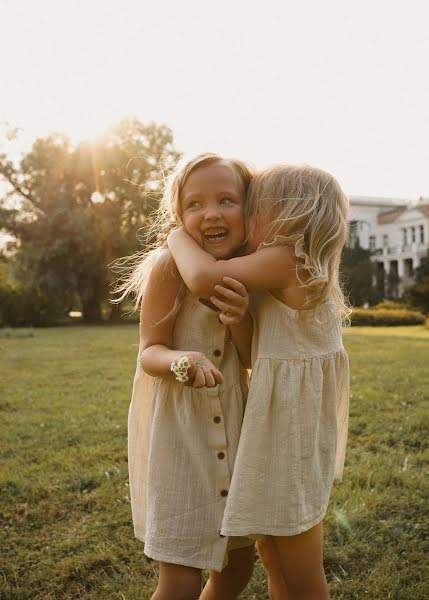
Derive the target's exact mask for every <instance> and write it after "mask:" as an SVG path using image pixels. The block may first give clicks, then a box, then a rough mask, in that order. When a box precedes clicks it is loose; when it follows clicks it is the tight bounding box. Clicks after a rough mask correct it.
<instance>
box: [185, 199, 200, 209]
mask: <svg viewBox="0 0 429 600" xmlns="http://www.w3.org/2000/svg"><path fill="white" fill-rule="evenodd" d="M199 206H200V203H199V202H198V201H197V200H193V201H192V202H189V204H188V206H187V207H186V208H199Z"/></svg>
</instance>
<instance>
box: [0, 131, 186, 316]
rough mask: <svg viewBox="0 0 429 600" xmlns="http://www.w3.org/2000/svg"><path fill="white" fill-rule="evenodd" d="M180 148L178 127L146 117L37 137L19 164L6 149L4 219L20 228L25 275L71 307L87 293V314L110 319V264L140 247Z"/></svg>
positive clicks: (19, 266) (18, 257) (12, 228)
mask: <svg viewBox="0 0 429 600" xmlns="http://www.w3.org/2000/svg"><path fill="white" fill-rule="evenodd" d="M177 158H178V153H177V151H176V150H175V149H174V146H173V137H172V132H171V131H170V129H168V128H167V127H165V126H160V125H156V124H154V123H150V124H148V125H144V124H143V123H141V122H140V121H139V120H137V119H125V120H123V121H121V122H120V123H119V124H118V125H116V126H115V127H113V128H112V129H110V130H109V131H108V132H107V133H106V135H104V136H103V137H101V138H99V139H97V140H95V141H94V142H82V143H80V144H79V145H77V146H76V147H73V146H72V145H71V143H70V141H69V140H68V139H67V138H66V137H65V136H62V135H57V134H54V135H50V136H48V137H45V138H40V139H37V140H36V141H35V142H34V144H33V146H32V148H31V150H30V151H29V152H28V153H27V154H26V155H25V156H23V158H22V160H21V162H20V163H19V165H15V164H14V163H13V162H12V161H11V160H10V159H9V158H8V157H7V156H6V155H5V154H3V155H0V175H1V176H3V179H4V180H6V181H7V183H8V186H9V189H8V192H7V193H4V194H3V197H2V198H1V199H0V227H1V228H2V229H3V230H4V231H6V232H7V233H9V234H11V235H13V236H14V238H15V241H14V242H12V243H9V251H13V253H14V254H13V256H14V262H15V267H16V272H17V277H18V278H19V279H20V280H21V281H22V282H25V284H26V286H27V287H33V288H34V289H36V290H38V291H39V292H40V293H41V294H42V295H45V296H46V297H49V298H54V299H55V300H56V302H58V303H60V304H62V305H63V307H64V311H66V310H67V309H69V308H70V307H71V306H72V305H74V304H75V303H76V302H79V304H80V306H81V307H82V311H83V316H84V318H85V320H87V321H90V322H94V321H98V320H100V319H101V303H102V301H104V300H106V299H107V298H108V286H109V283H110V282H111V281H112V275H111V273H110V271H109V269H108V264H109V263H110V262H112V261H113V260H114V259H116V258H119V257H121V256H124V255H127V254H130V253H132V252H133V251H135V250H136V249H137V247H138V241H137V237H136V232H137V231H138V230H141V229H143V230H144V228H145V227H147V225H148V220H149V217H150V214H151V213H152V211H153V210H154V209H155V208H156V207H157V205H158V202H159V199H160V194H161V186H162V181H161V180H160V175H159V174H160V167H161V166H162V167H163V169H164V171H167V172H168V171H169V170H170V169H171V168H172V167H173V166H174V165H175V162H176V160H177ZM112 315H116V316H118V309H117V308H115V309H113V311H112Z"/></svg>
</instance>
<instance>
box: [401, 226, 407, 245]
mask: <svg viewBox="0 0 429 600" xmlns="http://www.w3.org/2000/svg"><path fill="white" fill-rule="evenodd" d="M402 243H403V245H404V246H406V245H407V230H406V229H405V228H404V229H403V230H402Z"/></svg>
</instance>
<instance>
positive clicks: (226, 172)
mask: <svg viewBox="0 0 429 600" xmlns="http://www.w3.org/2000/svg"><path fill="white" fill-rule="evenodd" d="M242 187H243V186H242V182H241V180H240V177H239V176H238V174H237V173H236V171H235V170H234V169H233V167H232V166H231V165H229V164H228V163H225V162H216V163H213V164H209V165H201V166H199V167H196V168H195V169H194V170H193V171H192V172H191V173H190V174H189V175H188V177H187V179H186V181H185V183H184V185H183V188H182V193H184V194H185V195H188V194H192V193H198V192H200V191H203V190H206V189H207V190H209V189H221V188H225V189H223V191H225V192H227V191H229V190H230V191H232V192H235V193H237V192H240V191H241V188H242Z"/></svg>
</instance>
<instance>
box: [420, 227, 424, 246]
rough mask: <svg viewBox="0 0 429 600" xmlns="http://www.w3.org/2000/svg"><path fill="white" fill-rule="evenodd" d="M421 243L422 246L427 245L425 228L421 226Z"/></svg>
mask: <svg viewBox="0 0 429 600" xmlns="http://www.w3.org/2000/svg"><path fill="white" fill-rule="evenodd" d="M419 241H420V243H421V244H424V243H425V226H424V225H419Z"/></svg>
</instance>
